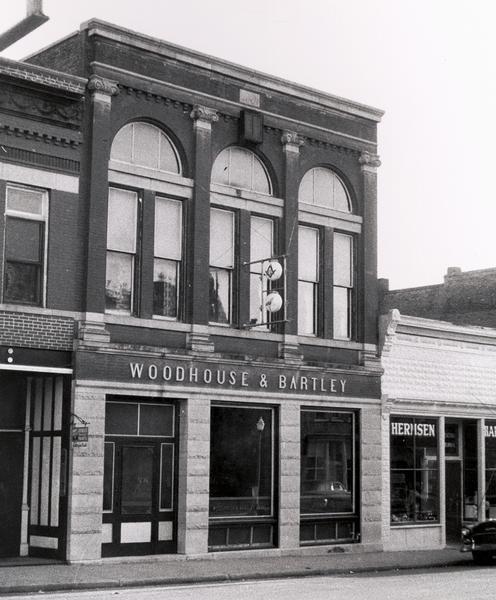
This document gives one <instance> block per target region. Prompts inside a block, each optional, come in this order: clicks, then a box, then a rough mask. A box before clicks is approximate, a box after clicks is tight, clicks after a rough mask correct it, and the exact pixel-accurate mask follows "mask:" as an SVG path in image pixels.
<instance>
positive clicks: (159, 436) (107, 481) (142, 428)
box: [102, 398, 177, 556]
mask: <svg viewBox="0 0 496 600" xmlns="http://www.w3.org/2000/svg"><path fill="white" fill-rule="evenodd" d="M176 429H177V428H176V423H175V407H174V405H173V404H165V403H159V402H141V401H136V400H129V401H126V400H125V399H120V398H119V399H117V398H113V399H111V400H108V401H107V403H106V411H105V463H104V490H103V526H102V555H103V556H126V555H127V556H128V555H142V554H164V553H171V552H176V540H177V531H176V530H177V519H176V472H177V469H176V463H177V451H176V449H177V439H176Z"/></svg>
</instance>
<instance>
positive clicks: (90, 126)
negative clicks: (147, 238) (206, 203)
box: [80, 75, 119, 313]
mask: <svg viewBox="0 0 496 600" xmlns="http://www.w3.org/2000/svg"><path fill="white" fill-rule="evenodd" d="M118 92H119V88H118V87H117V84H116V82H115V81H110V80H108V79H105V78H103V77H100V76H99V75H92V76H91V77H90V79H89V81H88V85H87V96H86V102H87V109H86V111H85V120H84V123H83V136H84V140H85V143H84V145H83V147H82V148H83V156H82V160H81V184H80V189H81V196H82V198H81V200H82V204H83V206H86V207H88V208H87V210H88V213H87V222H88V246H87V266H86V307H85V310H86V311H87V312H92V313H103V312H104V311H105V271H106V250H107V197H108V161H109V156H110V146H111V142H112V140H111V132H110V112H111V107H112V97H113V96H115V95H117V94H118Z"/></svg>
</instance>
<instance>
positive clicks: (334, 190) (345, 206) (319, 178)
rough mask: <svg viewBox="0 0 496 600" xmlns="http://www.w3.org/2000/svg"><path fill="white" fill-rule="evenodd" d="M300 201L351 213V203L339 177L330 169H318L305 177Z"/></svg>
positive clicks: (308, 172) (299, 193) (302, 181)
mask: <svg viewBox="0 0 496 600" xmlns="http://www.w3.org/2000/svg"><path fill="white" fill-rule="evenodd" d="M298 199H299V201H300V202H304V203H305V204H313V205H315V206H321V207H323V208H331V209H334V210H339V211H341V212H351V202H350V198H349V195H348V192H347V191H346V188H345V187H344V185H343V183H342V182H341V180H340V179H339V177H338V176H337V175H336V174H335V173H333V172H332V171H331V170H330V169H325V168H323V167H316V168H314V169H310V171H307V172H306V173H305V175H304V176H303V179H302V180H301V183H300V189H299V192H298Z"/></svg>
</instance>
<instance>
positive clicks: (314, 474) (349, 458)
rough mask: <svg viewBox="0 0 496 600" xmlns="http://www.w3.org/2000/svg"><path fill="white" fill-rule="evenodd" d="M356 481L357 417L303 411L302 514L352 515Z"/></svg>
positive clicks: (346, 414) (344, 414) (347, 414)
mask: <svg viewBox="0 0 496 600" xmlns="http://www.w3.org/2000/svg"><path fill="white" fill-rule="evenodd" d="M353 480H354V462H353V415H352V414H351V413H332V412H317V411H306V410H305V411H303V413H302V424H301V501H300V510H301V512H302V513H303V514H318V513H324V514H326V513H349V512H352V511H353V505H354V504H353V487H354V486H353Z"/></svg>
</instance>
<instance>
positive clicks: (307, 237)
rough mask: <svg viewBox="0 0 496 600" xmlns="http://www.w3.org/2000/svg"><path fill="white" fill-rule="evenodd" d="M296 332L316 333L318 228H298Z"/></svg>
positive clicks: (304, 333) (302, 333) (303, 333)
mask: <svg viewBox="0 0 496 600" xmlns="http://www.w3.org/2000/svg"><path fill="white" fill-rule="evenodd" d="M298 232H299V234H298V333H299V334H301V335H315V334H316V333H317V298H318V286H319V230H318V229H314V228H312V227H303V226H300V227H299V228H298Z"/></svg>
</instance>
